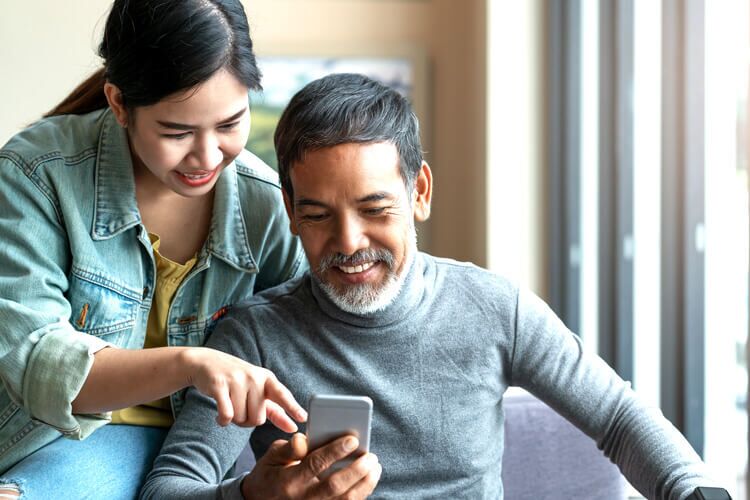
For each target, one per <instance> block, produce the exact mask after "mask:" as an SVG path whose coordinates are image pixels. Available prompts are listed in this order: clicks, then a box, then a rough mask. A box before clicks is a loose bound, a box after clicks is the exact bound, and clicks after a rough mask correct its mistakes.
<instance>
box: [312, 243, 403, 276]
mask: <svg viewBox="0 0 750 500" xmlns="http://www.w3.org/2000/svg"><path fill="white" fill-rule="evenodd" d="M377 261H380V262H383V263H384V264H385V265H386V266H388V269H393V265H394V261H395V259H394V257H393V254H392V253H391V252H389V251H388V250H385V249H374V248H363V249H362V250H357V251H356V252H354V253H353V254H351V255H345V254H343V253H338V252H337V253H332V254H328V255H326V256H325V257H323V259H322V260H321V261H320V264H318V272H319V273H323V272H325V271H327V270H328V269H330V268H332V267H336V266H346V267H355V266H361V265H362V264H366V263H368V262H377Z"/></svg>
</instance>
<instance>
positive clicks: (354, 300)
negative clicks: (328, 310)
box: [320, 281, 401, 315]
mask: <svg viewBox="0 0 750 500" xmlns="http://www.w3.org/2000/svg"><path fill="white" fill-rule="evenodd" d="M391 285H392V286H388V285H386V286H383V285H381V286H378V287H374V286H372V285H370V284H360V285H350V286H347V287H345V288H343V289H342V288H341V287H338V286H335V285H333V284H332V283H330V282H325V281H320V288H321V289H322V290H323V292H325V294H326V296H327V297H328V298H329V299H330V300H331V302H333V303H334V304H336V306H337V307H338V308H339V309H341V310H343V311H346V312H348V313H351V314H360V315H363V314H373V313H376V312H378V311H381V310H383V309H385V308H386V307H388V306H389V305H390V304H391V303H392V302H393V300H394V299H395V298H396V296H397V295H398V292H399V291H400V289H401V283H400V282H395V283H392V284H391Z"/></svg>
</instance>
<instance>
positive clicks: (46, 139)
mask: <svg viewBox="0 0 750 500" xmlns="http://www.w3.org/2000/svg"><path fill="white" fill-rule="evenodd" d="M107 114H108V113H107V110H98V111H94V112H92V113H88V114H85V115H60V116H53V117H49V118H42V119H40V120H38V121H36V122H34V123H32V124H31V125H29V126H28V127H26V128H25V129H24V130H22V131H20V132H19V133H17V134H16V135H15V136H13V137H12V138H11V139H10V140H9V141H8V142H7V143H6V144H5V145H4V146H3V147H2V149H0V158H3V157H4V158H7V159H8V160H10V161H12V162H14V163H21V164H23V165H25V166H27V167H32V168H33V166H35V165H37V164H38V163H40V162H42V161H46V160H51V159H56V158H57V159H64V160H75V159H76V158H80V157H82V156H85V155H86V154H94V153H95V151H96V149H97V147H98V143H99V135H100V131H101V127H102V123H103V120H105V118H106V115H107ZM19 166H20V165H19Z"/></svg>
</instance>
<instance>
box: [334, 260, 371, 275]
mask: <svg viewBox="0 0 750 500" xmlns="http://www.w3.org/2000/svg"><path fill="white" fill-rule="evenodd" d="M374 265H375V263H374V262H367V263H366V264H362V265H360V266H353V267H350V266H338V268H339V269H341V270H342V271H344V272H345V273H346V274H354V273H361V272H362V271H367V270H368V269H370V268H371V267H372V266H374Z"/></svg>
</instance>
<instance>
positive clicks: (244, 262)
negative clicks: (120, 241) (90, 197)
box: [91, 110, 257, 272]
mask: <svg viewBox="0 0 750 500" xmlns="http://www.w3.org/2000/svg"><path fill="white" fill-rule="evenodd" d="M95 168H96V186H95V189H96V195H95V201H94V223H93V227H92V229H91V237H92V238H93V239H94V240H106V239H109V238H112V237H114V236H117V235H118V234H120V233H122V232H123V231H126V230H128V229H130V228H132V227H133V226H135V225H137V224H140V223H141V215H140V212H139V211H138V204H137V202H136V198H135V177H134V176H133V162H132V158H131V156H130V147H129V145H128V138H127V133H126V131H125V129H124V128H123V127H121V126H120V125H119V124H118V123H117V121H116V120H115V117H114V115H113V113H112V112H111V111H110V110H107V111H106V113H105V117H104V122H103V125H102V129H101V133H100V135H99V154H98V157H97V161H96V167H95ZM237 183H238V177H237V171H236V167H235V164H234V162H232V163H231V164H229V165H228V166H227V167H226V168H225V169H224V171H223V172H222V173H221V175H220V176H219V179H218V180H217V182H216V188H215V189H216V193H215V197H214V208H213V216H212V218H211V228H210V230H209V235H208V240H207V241H206V245H205V246H204V249H203V250H202V251H201V252H200V253H199V263H198V266H200V265H201V263H202V262H203V261H204V260H205V259H206V258H207V255H206V253H210V254H212V255H214V256H216V257H217V258H219V259H221V260H223V261H225V262H226V263H227V264H229V265H231V266H232V267H234V268H236V269H238V270H240V271H246V272H253V271H256V270H257V263H256V262H255V259H254V258H253V256H252V253H251V252H250V246H249V245H248V242H247V235H246V233H245V231H246V230H245V220H244V217H243V215H242V208H241V206H240V195H239V187H238V184H237Z"/></svg>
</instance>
